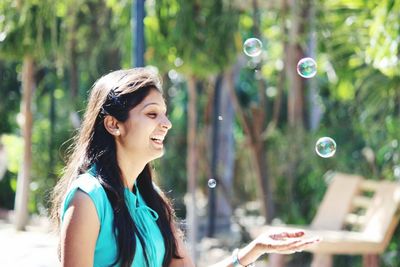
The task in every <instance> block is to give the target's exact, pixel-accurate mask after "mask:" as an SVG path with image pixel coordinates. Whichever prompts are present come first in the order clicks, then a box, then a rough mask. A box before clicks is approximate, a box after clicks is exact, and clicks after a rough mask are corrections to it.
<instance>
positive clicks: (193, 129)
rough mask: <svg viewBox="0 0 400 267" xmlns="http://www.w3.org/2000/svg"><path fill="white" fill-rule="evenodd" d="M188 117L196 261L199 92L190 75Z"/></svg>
mask: <svg viewBox="0 0 400 267" xmlns="http://www.w3.org/2000/svg"><path fill="white" fill-rule="evenodd" d="M188 94H189V96H188V98H189V101H188V117H187V125H188V126H187V160H186V169H187V176H188V184H187V190H188V194H189V197H188V198H187V203H186V214H187V216H186V217H187V219H186V220H187V225H188V228H187V232H188V244H189V251H190V254H191V256H192V258H193V261H194V262H195V263H196V260H197V252H196V243H197V229H198V227H197V206H196V190H197V144H196V133H197V104H196V103H197V92H196V79H195V78H194V77H190V78H189V80H188Z"/></svg>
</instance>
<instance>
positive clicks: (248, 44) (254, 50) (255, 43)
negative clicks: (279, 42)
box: [243, 38, 262, 57]
mask: <svg viewBox="0 0 400 267" xmlns="http://www.w3.org/2000/svg"><path fill="white" fill-rule="evenodd" d="M243 51H244V53H245V54H246V55H248V56H249V57H256V56H259V55H260V54H261V52H262V43H261V41H260V40H258V39H257V38H249V39H247V40H246V41H245V42H244V44H243Z"/></svg>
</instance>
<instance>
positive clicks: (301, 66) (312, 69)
mask: <svg viewBox="0 0 400 267" xmlns="http://www.w3.org/2000/svg"><path fill="white" fill-rule="evenodd" d="M297 73H298V74H299V75H300V76H301V77H303V78H312V77H314V76H315V74H317V63H316V62H315V60H314V59H312V58H310V57H306V58H302V59H301V60H300V61H299V63H297Z"/></svg>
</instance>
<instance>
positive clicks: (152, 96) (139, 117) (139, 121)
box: [117, 89, 172, 161]
mask: <svg viewBox="0 0 400 267" xmlns="http://www.w3.org/2000/svg"><path fill="white" fill-rule="evenodd" d="M166 112H167V107H166V105H165V102H164V99H163V97H162V95H161V93H160V92H159V91H157V90H155V89H154V90H151V91H150V93H149V94H148V95H147V96H146V97H145V98H144V99H143V101H142V102H141V103H139V104H138V105H137V106H135V107H134V108H133V109H131V110H130V111H129V117H128V119H127V120H126V121H125V122H123V123H122V126H123V131H121V136H120V138H118V141H117V142H119V143H120V145H121V147H122V149H124V150H126V153H128V154H131V155H132V156H133V157H132V158H136V157H138V156H139V157H140V159H141V160H146V161H151V160H153V159H155V158H159V157H161V156H162V155H163V153H164V146H163V141H164V138H165V136H166V135H167V133H168V130H169V129H171V127H172V124H171V122H170V121H169V119H168V118H167V115H166ZM121 130H122V129H121ZM132 153H133V154H132Z"/></svg>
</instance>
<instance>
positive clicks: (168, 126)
mask: <svg viewBox="0 0 400 267" xmlns="http://www.w3.org/2000/svg"><path fill="white" fill-rule="evenodd" d="M161 126H162V127H163V128H164V129H166V130H169V129H171V128H172V123H171V121H170V120H169V119H168V117H167V116H164V118H163V120H162V121H161Z"/></svg>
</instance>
